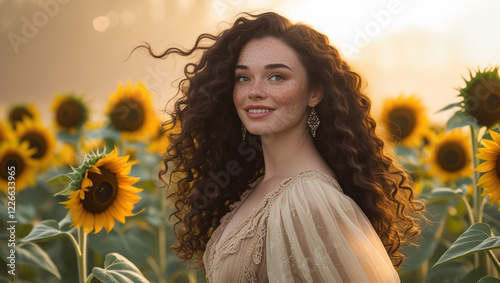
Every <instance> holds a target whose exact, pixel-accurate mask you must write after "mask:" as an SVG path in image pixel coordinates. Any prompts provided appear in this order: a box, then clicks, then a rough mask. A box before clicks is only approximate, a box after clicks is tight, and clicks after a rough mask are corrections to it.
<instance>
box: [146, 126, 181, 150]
mask: <svg viewBox="0 0 500 283" xmlns="http://www.w3.org/2000/svg"><path fill="white" fill-rule="evenodd" d="M172 125H173V123H168V124H162V125H160V126H159V127H158V131H157V132H156V135H155V136H154V137H153V139H152V140H151V142H150V143H149V145H148V150H149V151H150V152H153V153H160V154H163V153H165V151H166V150H167V147H168V146H169V145H170V135H172V134H180V133H181V131H182V130H181V126H180V123H177V124H176V125H175V126H172Z"/></svg>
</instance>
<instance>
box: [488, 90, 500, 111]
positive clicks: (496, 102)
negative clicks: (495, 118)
mask: <svg viewBox="0 0 500 283" xmlns="http://www.w3.org/2000/svg"><path fill="white" fill-rule="evenodd" d="M499 108H500V97H498V96H497V95H496V94H495V93H490V94H489V95H488V97H487V98H486V109H487V110H489V111H490V112H496V111H498V109H499Z"/></svg>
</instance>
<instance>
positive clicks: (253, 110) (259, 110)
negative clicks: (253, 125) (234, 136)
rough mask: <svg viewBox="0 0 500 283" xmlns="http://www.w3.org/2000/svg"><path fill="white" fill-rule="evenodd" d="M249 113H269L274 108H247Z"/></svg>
mask: <svg viewBox="0 0 500 283" xmlns="http://www.w3.org/2000/svg"><path fill="white" fill-rule="evenodd" d="M246 111H247V112H248V113H252V114H260V113H268V112H272V111H274V109H248V110H246Z"/></svg>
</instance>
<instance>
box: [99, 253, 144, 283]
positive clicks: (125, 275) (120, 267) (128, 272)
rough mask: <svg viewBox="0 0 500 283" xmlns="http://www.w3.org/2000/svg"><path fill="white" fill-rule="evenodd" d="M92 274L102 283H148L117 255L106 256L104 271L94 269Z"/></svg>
mask: <svg viewBox="0 0 500 283" xmlns="http://www.w3.org/2000/svg"><path fill="white" fill-rule="evenodd" d="M92 273H93V274H94V276H95V277H96V278H97V279H99V280H101V281H102V282H104V283H108V282H109V283H122V282H123V283H135V282H149V281H148V280H147V279H146V278H144V276H143V275H142V273H141V272H140V271H139V269H138V268H137V267H136V266H135V265H134V264H133V263H132V262H130V261H129V260H128V259H126V258H125V257H124V256H122V255H120V254H118V253H111V254H108V255H106V259H105V261H104V269H103V268H100V267H94V269H92Z"/></svg>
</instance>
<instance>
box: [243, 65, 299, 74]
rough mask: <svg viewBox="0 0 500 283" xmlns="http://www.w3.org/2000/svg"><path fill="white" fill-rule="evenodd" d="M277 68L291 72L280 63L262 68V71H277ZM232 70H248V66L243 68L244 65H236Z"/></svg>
mask: <svg viewBox="0 0 500 283" xmlns="http://www.w3.org/2000/svg"><path fill="white" fill-rule="evenodd" d="M279 68H285V69H288V70H290V71H292V72H293V70H292V68H290V67H288V66H287V65H285V64H281V63H276V64H269V65H266V66H264V69H267V70H269V69H279ZM234 69H235V70H237V69H242V70H248V69H249V68H248V66H245V65H236V67H235V68H234Z"/></svg>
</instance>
